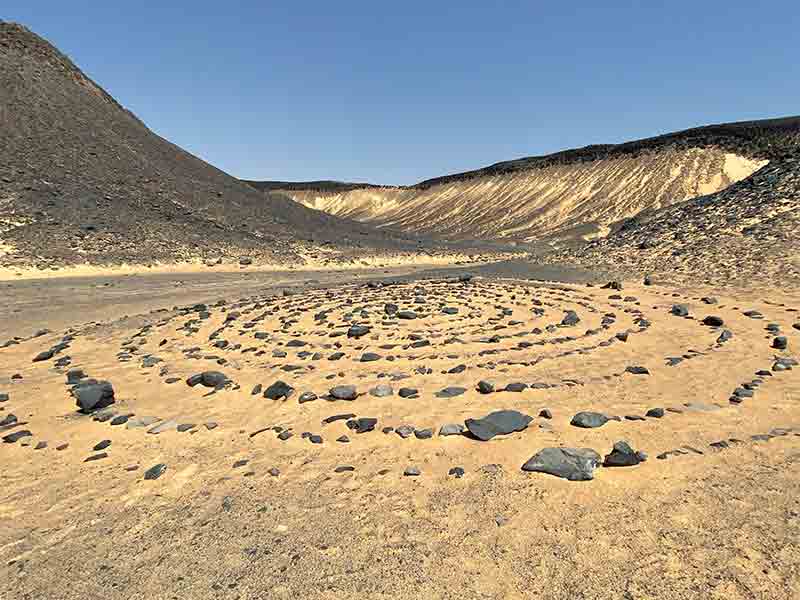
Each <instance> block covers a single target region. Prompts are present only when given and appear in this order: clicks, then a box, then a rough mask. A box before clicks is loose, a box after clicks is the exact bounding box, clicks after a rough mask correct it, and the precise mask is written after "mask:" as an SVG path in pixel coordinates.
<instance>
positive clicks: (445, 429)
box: [439, 423, 464, 436]
mask: <svg viewBox="0 0 800 600" xmlns="http://www.w3.org/2000/svg"><path fill="white" fill-rule="evenodd" d="M463 433H464V426H463V425H461V424H459V423H449V424H447V425H442V427H441V428H440V429H439V435H441V436H448V435H462V434H463Z"/></svg>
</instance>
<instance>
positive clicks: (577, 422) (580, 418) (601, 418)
mask: <svg viewBox="0 0 800 600" xmlns="http://www.w3.org/2000/svg"><path fill="white" fill-rule="evenodd" d="M606 423H608V417H607V416H606V415H604V414H602V413H598V412H588V411H583V412H579V413H578V414H576V415H575V416H574V417H572V421H570V425H574V426H575V427H582V428H584V429H593V428H595V427H602V426H603V425H605V424H606Z"/></svg>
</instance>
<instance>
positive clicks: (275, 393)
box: [264, 380, 294, 400]
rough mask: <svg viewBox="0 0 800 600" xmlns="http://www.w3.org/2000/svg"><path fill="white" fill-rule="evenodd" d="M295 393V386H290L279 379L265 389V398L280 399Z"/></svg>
mask: <svg viewBox="0 0 800 600" xmlns="http://www.w3.org/2000/svg"><path fill="white" fill-rule="evenodd" d="M293 393H294V388H293V387H292V386H290V385H289V384H288V383H285V382H283V381H280V380H278V381H276V382H275V383H273V384H272V385H271V386H269V387H268V388H267V389H266V390H264V398H269V399H270V400H280V399H282V398H283V399H286V398H288V397H289V396H291V395H292V394H293Z"/></svg>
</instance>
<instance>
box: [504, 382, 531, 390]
mask: <svg viewBox="0 0 800 600" xmlns="http://www.w3.org/2000/svg"><path fill="white" fill-rule="evenodd" d="M526 389H528V384H527V383H509V384H508V385H507V386H506V387H505V388H504V390H505V391H506V392H522V391H524V390H526Z"/></svg>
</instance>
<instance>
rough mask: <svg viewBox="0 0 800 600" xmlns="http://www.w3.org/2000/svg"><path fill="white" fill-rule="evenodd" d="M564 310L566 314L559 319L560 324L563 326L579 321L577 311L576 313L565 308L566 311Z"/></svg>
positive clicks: (575, 323)
mask: <svg viewBox="0 0 800 600" xmlns="http://www.w3.org/2000/svg"><path fill="white" fill-rule="evenodd" d="M564 312H565V313H566V314H565V315H564V318H563V319H561V324H562V325H564V326H572V325H577V324H578V323H580V320H581V319H580V317H579V316H578V313H576V312H575V311H574V310H567V311H564Z"/></svg>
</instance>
